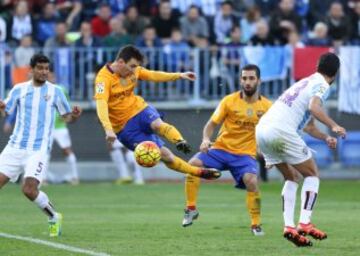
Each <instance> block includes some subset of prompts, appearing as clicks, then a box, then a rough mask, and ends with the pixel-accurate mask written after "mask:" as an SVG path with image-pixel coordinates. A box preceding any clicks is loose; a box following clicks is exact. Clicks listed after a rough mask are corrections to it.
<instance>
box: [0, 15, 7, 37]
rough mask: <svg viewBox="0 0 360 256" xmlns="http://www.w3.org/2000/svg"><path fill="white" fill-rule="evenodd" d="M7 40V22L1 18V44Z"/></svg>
mask: <svg viewBox="0 0 360 256" xmlns="http://www.w3.org/2000/svg"><path fill="white" fill-rule="evenodd" d="M5 40H6V22H5V20H4V19H3V18H2V17H1V16H0V43H3V42H5Z"/></svg>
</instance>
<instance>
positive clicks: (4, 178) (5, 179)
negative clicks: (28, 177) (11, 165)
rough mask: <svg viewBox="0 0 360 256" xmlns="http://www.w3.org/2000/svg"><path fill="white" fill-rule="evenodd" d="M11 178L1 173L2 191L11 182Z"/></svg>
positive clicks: (0, 183) (0, 184)
mask: <svg viewBox="0 0 360 256" xmlns="http://www.w3.org/2000/svg"><path fill="white" fill-rule="evenodd" d="M9 180H10V179H9V177H8V176H6V175H5V174H2V173H1V171H0V189H1V188H2V187H3V186H5V185H6V184H7V183H8V182H9Z"/></svg>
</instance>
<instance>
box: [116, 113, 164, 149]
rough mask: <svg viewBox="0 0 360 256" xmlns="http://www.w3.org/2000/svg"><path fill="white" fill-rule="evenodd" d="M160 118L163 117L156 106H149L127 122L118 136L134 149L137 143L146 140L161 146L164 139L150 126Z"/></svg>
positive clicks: (128, 146) (126, 145)
mask: <svg viewBox="0 0 360 256" xmlns="http://www.w3.org/2000/svg"><path fill="white" fill-rule="evenodd" d="M158 118H161V116H160V114H159V112H158V111H157V110H156V109H155V108H154V107H152V106H147V107H146V108H145V109H144V110H143V111H141V112H140V113H138V114H137V115H136V116H134V117H133V118H131V119H130V120H129V121H128V122H127V124H126V125H125V127H124V128H123V130H121V131H120V132H119V133H118V134H117V138H118V139H119V141H120V142H121V143H122V144H124V146H125V147H127V148H128V149H130V150H134V149H135V147H136V145H137V144H139V143H141V142H143V141H146V140H150V141H153V142H155V143H156V145H158V147H159V148H161V147H162V146H163V145H164V141H163V140H161V139H160V137H159V136H158V135H156V134H155V133H154V132H153V130H152V129H151V126H150V125H151V123H152V122H153V121H154V120H156V119H158Z"/></svg>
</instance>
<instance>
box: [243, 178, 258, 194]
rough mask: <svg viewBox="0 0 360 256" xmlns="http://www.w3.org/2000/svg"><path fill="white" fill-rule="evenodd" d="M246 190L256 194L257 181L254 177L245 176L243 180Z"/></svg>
mask: <svg viewBox="0 0 360 256" xmlns="http://www.w3.org/2000/svg"><path fill="white" fill-rule="evenodd" d="M243 181H244V183H245V186H246V190H247V191H249V192H256V191H257V190H258V180H257V176H256V175H247V176H245V177H244V179H243Z"/></svg>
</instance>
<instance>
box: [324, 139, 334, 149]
mask: <svg viewBox="0 0 360 256" xmlns="http://www.w3.org/2000/svg"><path fill="white" fill-rule="evenodd" d="M325 141H326V144H327V145H328V146H329V148H331V149H335V148H336V145H337V139H336V138H334V137H331V136H327V137H326V139H325Z"/></svg>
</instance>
